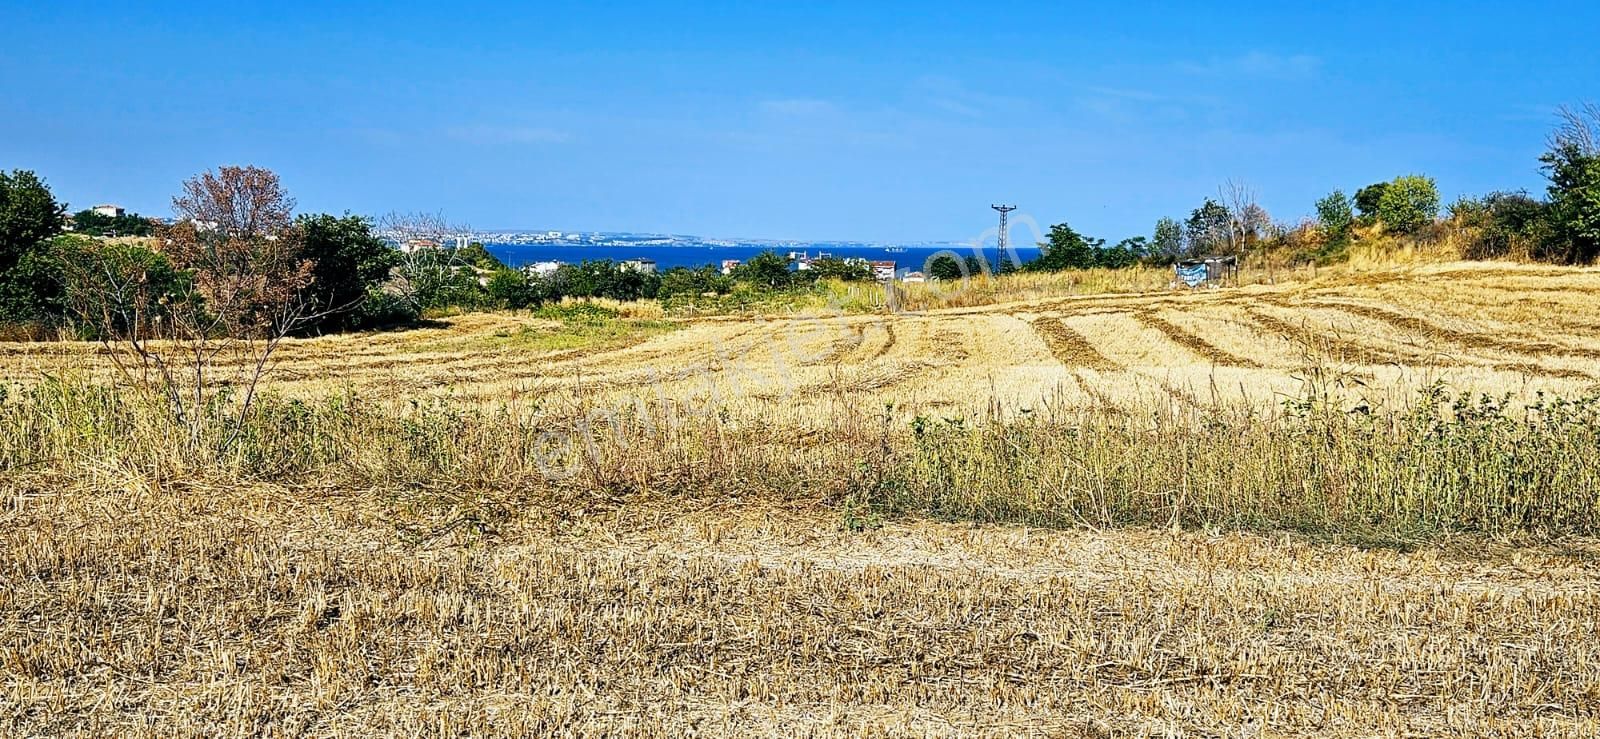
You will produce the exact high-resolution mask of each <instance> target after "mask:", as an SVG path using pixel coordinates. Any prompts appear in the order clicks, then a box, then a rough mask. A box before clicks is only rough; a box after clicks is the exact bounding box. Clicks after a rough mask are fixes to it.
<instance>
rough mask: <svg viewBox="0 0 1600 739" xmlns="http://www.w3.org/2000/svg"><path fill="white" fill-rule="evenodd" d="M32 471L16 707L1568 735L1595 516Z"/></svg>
mask: <svg viewBox="0 0 1600 739" xmlns="http://www.w3.org/2000/svg"><path fill="white" fill-rule="evenodd" d="M61 492H62V493H65V494H54V493H34V494H30V495H23V496H16V497H14V498H12V500H11V503H10V506H9V507H8V510H7V514H6V515H7V520H6V524H7V525H6V527H5V528H4V529H3V531H0V547H3V549H4V551H5V552H6V553H7V556H6V557H5V558H4V560H3V561H0V577H3V578H4V580H5V581H6V583H7V587H6V588H5V589H4V590H3V591H0V609H3V611H4V612H5V613H7V614H9V615H8V617H7V618H6V619H5V620H4V621H0V644H3V645H4V646H3V647H0V656H3V659H0V670H3V674H4V675H5V680H4V685H3V687H0V731H3V732H5V733H8V734H30V733H40V734H43V733H50V734H59V733H75V732H80V733H93V734H115V735H121V736H139V735H159V736H175V735H206V736H213V735H218V734H224V735H237V734H267V735H306V734H311V735H338V736H343V735H371V734H374V733H376V734H382V735H460V734H463V733H467V734H495V735H506V736H533V735H551V734H567V733H572V734H583V735H611V734H618V733H627V734H632V735H649V736H678V735H683V734H686V733H696V732H698V733H707V734H717V735H751V734H792V735H817V734H822V735H839V736H859V735H861V734H879V735H925V734H935V735H948V734H958V733H959V734H978V735H997V736H1006V735H1017V734H1026V733H1050V734H1069V735H1092V736H1099V735H1127V734H1176V733H1185V734H1198V735H1221V734H1237V733H1252V732H1260V733H1265V734H1273V735H1318V736H1370V735H1375V734H1383V735H1390V734H1407V733H1409V734H1426V735H1441V734H1464V735H1484V734H1497V735H1507V736H1510V735H1528V736H1532V735H1548V734H1551V733H1556V734H1565V735H1579V734H1589V733H1592V732H1594V731H1596V730H1600V723H1597V721H1600V714H1597V712H1596V708H1595V707H1596V706H1597V705H1600V644H1597V643H1596V642H1595V641H1594V640H1593V639H1592V638H1590V637H1591V636H1592V634H1591V629H1592V623H1591V621H1592V618H1593V614H1594V613H1595V612H1596V609H1597V608H1600V595H1597V593H1600V582H1597V581H1596V569H1595V564H1594V557H1595V555H1596V553H1597V552H1596V550H1595V549H1594V548H1592V547H1587V546H1586V547H1584V548H1572V547H1568V548H1565V549H1549V548H1539V547H1534V548H1527V547H1520V548H1517V549H1507V548H1492V549H1489V550H1485V549H1482V548H1478V547H1474V548H1473V549H1472V550H1471V551H1470V552H1467V553H1458V552H1457V551H1456V550H1454V549H1452V548H1449V547H1445V548H1435V549H1428V550H1425V551H1421V552H1416V553H1410V554H1406V553H1398V552H1394V551H1392V550H1391V551H1362V550H1358V549H1354V548H1351V547H1348V546H1338V545H1327V544H1311V543H1307V542H1304V541H1298V540H1295V539H1292V538H1280V537H1260V536H1253V535H1246V534H1226V535H1214V534H1205V533H1181V534H1171V533H1154V532H1138V531H1128V532H1116V533H1099V532H1092V531H1081V532H1050V531H1029V530H1023V529H1014V528H991V527H978V528H974V527H970V526H965V525H950V524H933V523H904V524H901V523H895V524H890V525H888V526H885V527H884V528H881V529H878V530H876V531H872V532H870V533H867V534H850V533H848V532H840V531H838V530H836V528H835V527H834V526H833V525H832V522H831V520H829V519H826V518H818V517H816V516H814V515H811V514H808V513H801V512H789V511H784V510H778V509H771V508H765V507H760V506H757V507H754V508H752V507H749V506H747V505H729V506H719V507H715V508H712V509H706V510H700V511H697V512H693V513H688V514H685V513H684V511H683V510H682V509H681V507H680V506H678V505H675V504H670V503H669V504H660V503H651V502H647V501H638V502H634V503H633V504H631V505H629V506H627V507H625V508H622V509H619V510H614V511H610V512H605V513H599V514H591V515H584V514H582V513H581V512H572V513H570V514H568V515H563V516H560V517H555V518H549V519H544V518H531V519H527V520H524V521H523V522H521V523H519V524H517V525H515V526H511V527H507V528H503V529H501V530H497V531H495V532H494V533H493V534H492V535H484V534H478V533H474V532H472V531H469V530H466V529H458V530H457V531H455V532H452V533H450V534H448V535H446V536H445V537H443V538H442V539H440V540H436V541H434V542H432V543H430V544H429V545H428V546H426V547H422V548H414V547H407V546H404V545H400V544H397V543H396V542H395V540H394V536H393V530H392V527H391V526H390V525H389V524H388V522H387V520H386V519H385V517H384V515H382V512H381V510H379V509H378V507H377V506H375V505H374V504H373V503H372V502H371V501H370V500H367V499H364V498H362V497H360V496H350V495H340V494H325V493H318V492H316V491H296V490H282V489H275V488H271V487H266V486H259V485H257V486H246V487H242V488H234V487H229V488H226V489H215V488H209V487H201V486H185V487H181V488H171V489H160V490H141V489H136V490H117V491H109V490H74V491H61Z"/></svg>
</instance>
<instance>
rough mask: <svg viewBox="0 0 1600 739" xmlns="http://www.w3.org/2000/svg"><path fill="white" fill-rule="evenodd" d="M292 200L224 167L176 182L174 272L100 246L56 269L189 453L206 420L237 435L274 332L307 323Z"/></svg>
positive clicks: (251, 172) (306, 269)
mask: <svg viewBox="0 0 1600 739" xmlns="http://www.w3.org/2000/svg"><path fill="white" fill-rule="evenodd" d="M293 207H294V201H293V200H292V199H290V198H289V197H288V195H287V193H285V192H284V190H283V188H282V187H281V185H280V184H279V182H278V177H277V175H275V174H273V173H272V172H271V171H269V170H265V169H259V168H256V167H222V168H220V169H219V170H218V171H217V172H215V173H213V172H206V173H204V174H202V175H200V176H197V177H195V178H193V179H191V180H189V181H188V182H185V183H184V185H183V194H182V195H180V196H178V197H176V198H173V210H174V212H175V214H176V215H177V216H178V220H177V223H176V224H175V225H173V226H171V227H168V228H166V229H163V230H162V232H161V234H160V236H159V239H158V242H159V245H158V247H157V249H158V251H159V253H160V254H161V255H162V256H164V257H165V259H166V262H167V263H168V264H170V266H171V267H172V268H173V269H174V270H175V274H174V275H172V277H171V278H170V279H164V280H155V279H152V275H151V272H152V269H155V268H156V267H158V266H159V265H155V264H153V263H152V262H151V260H149V259H141V258H139V257H138V255H137V254H135V253H132V252H119V251H115V250H112V249H109V248H102V249H99V250H97V251H91V252H89V253H86V254H84V255H83V256H82V258H80V259H79V260H77V261H78V263H77V264H76V265H75V266H73V267H72V268H70V269H69V273H68V274H67V275H65V277H66V281H67V286H68V293H69V301H68V302H69V305H71V306H72V309H73V311H74V313H75V314H77V315H78V317H79V319H80V320H82V321H84V322H85V323H87V324H88V325H89V326H90V327H92V328H93V330H94V331H95V333H96V334H97V335H98V336H99V337H100V339H101V341H102V342H104V344H105V346H106V348H107V349H108V350H109V351H108V352H107V353H108V354H109V355H110V356H111V358H112V361H113V362H114V363H115V364H116V366H117V367H118V369H119V370H120V371H121V375H122V376H123V377H124V378H125V379H127V380H129V381H131V382H132V383H134V384H135V385H136V386H138V387H140V388H142V389H145V390H149V391H152V392H155V393H157V394H158V395H159V396H161V397H162V398H164V399H165V400H166V402H167V404H168V405H169V406H170V407H171V410H172V414H173V418H174V420H175V421H176V422H177V423H178V424H179V426H180V427H182V428H183V429H185V430H186V431H187V433H188V435H189V439H188V440H189V442H190V445H191V448H192V449H198V448H199V447H200V446H201V444H202V441H203V432H204V430H205V429H206V428H207V424H206V421H207V420H208V419H213V420H215V419H220V420H223V421H225V423H224V424H223V428H224V429H225V433H224V434H223V435H222V436H221V437H219V438H218V439H216V441H217V443H218V449H226V448H227V447H229V446H231V445H232V444H233V442H234V441H236V440H237V438H238V435H239V433H240V431H241V430H242V427H243V422H244V421H245V420H246V419H247V418H248V416H249V415H250V413H251V411H252V409H253V407H254V402H255V400H256V396H257V389H258V388H259V386H260V384H261V381H262V378H263V377H264V376H265V375H266V373H267V370H268V368H269V366H270V363H271V361H272V358H273V354H274V352H275V351H276V350H277V348H278V346H279V344H280V343H281V342H282V340H283V339H284V338H285V337H287V336H288V335H290V334H291V333H293V332H294V331H295V330H297V329H298V328H300V327H301V326H303V325H305V324H306V323H307V322H310V321H314V320H316V319H317V318H319V317H320V316H319V315H317V314H316V302H315V301H314V300H312V299H311V298H310V294H309V291H308V288H309V287H310V285H311V282H312V268H313V266H314V265H313V264H312V263H311V262H310V261H309V260H307V259H305V258H303V256H302V254H301V238H300V234H299V233H298V232H297V231H296V230H295V228H294V226H293V221H292V209H293Z"/></svg>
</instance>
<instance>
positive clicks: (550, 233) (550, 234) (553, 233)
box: [544, 231, 561, 239]
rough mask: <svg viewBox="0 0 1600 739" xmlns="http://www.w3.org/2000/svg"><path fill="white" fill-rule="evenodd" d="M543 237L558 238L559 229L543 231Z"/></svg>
mask: <svg viewBox="0 0 1600 739" xmlns="http://www.w3.org/2000/svg"><path fill="white" fill-rule="evenodd" d="M544 237H545V238H547V239H559V238H561V232H560V231H546V232H544Z"/></svg>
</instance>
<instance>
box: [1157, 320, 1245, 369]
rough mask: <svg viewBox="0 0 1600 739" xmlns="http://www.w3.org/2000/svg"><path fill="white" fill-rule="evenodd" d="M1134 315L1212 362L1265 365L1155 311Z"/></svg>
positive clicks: (1178, 343)
mask: <svg viewBox="0 0 1600 739" xmlns="http://www.w3.org/2000/svg"><path fill="white" fill-rule="evenodd" d="M1133 317H1134V319H1135V320H1137V321H1138V322H1139V323H1141V324H1143V325H1144V326H1146V327H1147V328H1152V329H1155V330H1156V331H1160V332H1161V333H1162V334H1163V335H1164V336H1166V337H1167V339H1168V340H1169V341H1171V342H1172V343H1174V344H1177V345H1179V346H1181V347H1183V348H1185V349H1188V350H1189V351H1191V352H1194V353H1195V354H1197V355H1199V356H1201V357H1203V358H1205V359H1206V360H1209V361H1210V362H1211V363H1212V364H1221V365H1227V366H1231V367H1245V368H1249V369H1261V368H1262V367H1263V365H1262V364H1261V363H1260V362H1257V361H1255V360H1254V359H1250V358H1248V357H1241V356H1239V355H1237V354H1234V353H1232V352H1229V351H1227V350H1225V349H1222V348H1221V347H1218V346H1217V345H1215V344H1212V343H1211V342H1209V341H1206V340H1205V339H1202V338H1200V337H1199V336H1197V335H1195V334H1194V333H1191V332H1190V331H1188V330H1186V329H1184V328H1183V327H1181V326H1178V325H1177V324H1174V323H1173V322H1171V321H1168V320H1167V319H1165V318H1162V317H1160V316H1158V315H1156V313H1155V311H1149V310H1145V311H1138V312H1136V313H1134V314H1133Z"/></svg>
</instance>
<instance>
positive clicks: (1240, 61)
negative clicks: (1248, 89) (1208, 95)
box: [1178, 51, 1322, 80]
mask: <svg viewBox="0 0 1600 739" xmlns="http://www.w3.org/2000/svg"><path fill="white" fill-rule="evenodd" d="M1178 66H1179V68H1180V69H1182V70H1183V71H1185V72H1188V73H1190V74H1197V75H1202V76H1206V77H1253V78H1259V79H1283V80H1288V79H1305V78H1307V77H1313V76H1315V75H1316V74H1317V72H1319V71H1320V70H1321V69H1322V59H1320V58H1318V57H1315V56H1312V55H1310V54H1291V55H1287V56H1285V55H1281V54H1271V53H1267V52H1264V51H1252V52H1250V53H1248V54H1245V55H1243V56H1236V57H1231V58H1227V59H1210V60H1208V61H1205V62H1184V63H1182V64H1179V65H1178Z"/></svg>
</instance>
